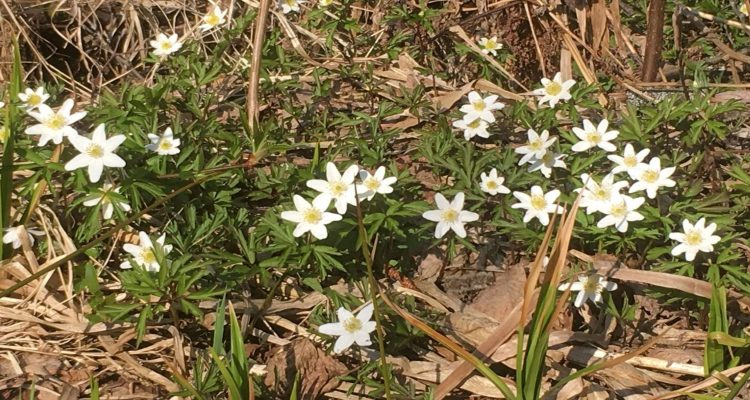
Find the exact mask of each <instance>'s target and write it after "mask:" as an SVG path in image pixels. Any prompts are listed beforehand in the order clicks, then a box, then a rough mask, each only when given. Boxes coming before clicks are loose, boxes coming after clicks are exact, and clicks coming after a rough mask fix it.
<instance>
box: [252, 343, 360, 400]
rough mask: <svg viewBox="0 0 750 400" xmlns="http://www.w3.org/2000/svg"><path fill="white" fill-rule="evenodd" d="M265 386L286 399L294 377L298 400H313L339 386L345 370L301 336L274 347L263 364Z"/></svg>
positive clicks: (343, 366) (342, 365) (341, 365)
mask: <svg viewBox="0 0 750 400" xmlns="http://www.w3.org/2000/svg"><path fill="white" fill-rule="evenodd" d="M266 370H267V371H268V373H267V375H266V377H265V380H264V382H265V384H266V385H267V386H268V387H270V388H273V389H274V390H276V391H277V392H278V393H279V394H280V395H282V396H283V397H286V398H288V397H289V391H290V390H291V389H292V387H293V386H294V380H295V377H299V397H298V398H300V399H307V400H312V399H316V398H318V396H319V395H320V394H322V393H325V392H328V391H331V390H333V389H335V388H336V386H337V385H338V379H337V378H338V377H339V376H342V375H344V374H346V372H347V368H346V366H345V365H344V364H342V363H341V362H340V361H338V360H336V359H335V358H333V357H331V356H329V355H327V354H326V353H325V352H324V351H323V350H321V349H320V348H319V347H318V346H316V345H315V343H313V342H312V341H311V340H309V339H307V338H304V337H300V338H297V339H294V340H292V341H291V343H290V344H289V345H288V346H284V347H280V348H277V349H276V351H275V352H274V354H273V355H272V356H271V358H270V359H269V360H268V363H267V364H266Z"/></svg>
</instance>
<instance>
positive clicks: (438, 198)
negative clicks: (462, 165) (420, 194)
mask: <svg viewBox="0 0 750 400" xmlns="http://www.w3.org/2000/svg"><path fill="white" fill-rule="evenodd" d="M435 204H436V205H437V207H438V208H437V210H430V211H425V212H424V213H422V217H423V218H425V219H427V220H430V221H434V222H437V227H436V228H435V237H436V238H438V239H440V238H441V237H443V236H445V234H446V233H448V231H449V230H453V232H455V233H456V235H457V236H458V237H462V238H464V237H466V229H464V223H465V222H473V221H476V220H478V219H479V214H477V213H474V212H471V211H464V194H463V192H458V193H456V197H454V198H453V201H452V202H450V203H449V202H448V200H447V199H446V198H445V197H444V196H443V195H442V194H440V193H437V194H435Z"/></svg>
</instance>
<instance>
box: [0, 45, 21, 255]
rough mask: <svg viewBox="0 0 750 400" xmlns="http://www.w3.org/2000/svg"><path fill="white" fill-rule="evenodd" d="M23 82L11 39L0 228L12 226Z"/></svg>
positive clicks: (2, 251) (1, 249) (2, 249)
mask: <svg viewBox="0 0 750 400" xmlns="http://www.w3.org/2000/svg"><path fill="white" fill-rule="evenodd" d="M22 82H23V70H22V67H21V52H20V50H19V47H18V39H17V38H13V66H12V68H11V76H10V86H9V88H8V105H7V107H6V114H5V124H6V126H7V127H8V130H9V134H8V139H7V140H6V141H5V144H4V145H3V160H2V170H1V171H0V228H7V227H9V226H11V225H12V221H11V220H10V199H11V194H12V193H13V153H14V149H13V145H14V142H15V137H16V131H18V129H19V127H20V124H19V120H20V119H19V118H18V109H17V108H16V107H15V106H14V105H13V104H14V102H15V101H16V98H18V92H20V91H21V84H22ZM8 250H9V247H8V246H6V245H0V260H4V259H6V258H8V256H10V251H8Z"/></svg>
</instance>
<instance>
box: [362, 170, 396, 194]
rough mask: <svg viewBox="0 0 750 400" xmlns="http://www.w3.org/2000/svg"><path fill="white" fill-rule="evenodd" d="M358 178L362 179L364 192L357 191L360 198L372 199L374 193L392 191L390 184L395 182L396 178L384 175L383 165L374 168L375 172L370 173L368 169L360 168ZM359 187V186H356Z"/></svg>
mask: <svg viewBox="0 0 750 400" xmlns="http://www.w3.org/2000/svg"><path fill="white" fill-rule="evenodd" d="M359 179H361V180H362V186H363V188H364V189H365V192H364V193H358V194H359V196H360V198H366V199H367V200H372V198H373V197H375V194H377V193H380V194H388V193H392V192H393V188H392V187H391V185H393V184H394V183H396V180H397V178H396V177H395V176H389V177H388V178H386V177H385V167H383V166H381V167H378V169H377V170H375V173H374V174H372V175H370V172H369V171H366V170H364V169H363V170H360V171H359ZM357 189H359V187H357Z"/></svg>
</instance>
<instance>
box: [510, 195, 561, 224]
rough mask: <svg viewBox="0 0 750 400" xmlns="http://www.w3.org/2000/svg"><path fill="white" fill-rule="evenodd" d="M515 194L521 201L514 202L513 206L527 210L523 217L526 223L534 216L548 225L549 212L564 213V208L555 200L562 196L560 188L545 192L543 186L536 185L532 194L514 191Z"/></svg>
mask: <svg viewBox="0 0 750 400" xmlns="http://www.w3.org/2000/svg"><path fill="white" fill-rule="evenodd" d="M513 196H515V197H516V198H517V199H518V200H519V201H520V203H516V204H513V205H512V206H511V207H512V208H523V209H525V210H526V215H524V217H523V222H524V223H528V222H529V221H531V219H532V218H537V219H539V222H540V223H541V224H542V225H544V226H547V224H549V213H558V214H562V212H563V208H562V207H560V206H558V205H556V204H555V200H557V198H558V197H560V191H559V190H551V191H550V192H549V193H546V194H545V193H544V191H542V188H541V187H539V186H534V187H532V188H531V195H528V194H526V193H522V192H513Z"/></svg>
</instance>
